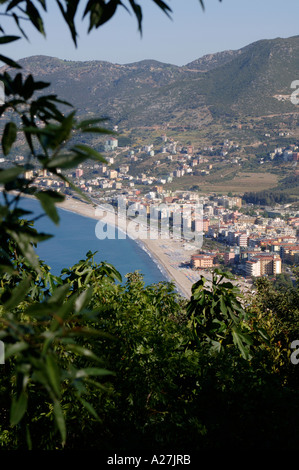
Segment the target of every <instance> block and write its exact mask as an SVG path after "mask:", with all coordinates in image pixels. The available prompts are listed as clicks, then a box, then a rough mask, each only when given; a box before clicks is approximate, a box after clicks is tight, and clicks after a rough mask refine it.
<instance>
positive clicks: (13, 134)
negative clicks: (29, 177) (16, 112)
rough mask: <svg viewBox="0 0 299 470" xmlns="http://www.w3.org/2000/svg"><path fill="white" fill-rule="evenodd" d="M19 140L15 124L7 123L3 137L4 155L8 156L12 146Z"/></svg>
mask: <svg viewBox="0 0 299 470" xmlns="http://www.w3.org/2000/svg"><path fill="white" fill-rule="evenodd" d="M16 138H17V126H16V125H15V123H14V122H7V123H6V124H5V127H4V131H3V135H2V150H3V153H4V155H8V154H9V152H10V149H11V146H12V144H13V143H14V142H15V140H16Z"/></svg>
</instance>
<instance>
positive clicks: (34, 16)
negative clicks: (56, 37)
mask: <svg viewBox="0 0 299 470" xmlns="http://www.w3.org/2000/svg"><path fill="white" fill-rule="evenodd" d="M26 3H27V5H26V13H27V15H28V16H29V19H30V21H31V23H32V24H33V25H34V26H35V27H36V29H37V30H38V31H39V32H40V33H42V34H43V35H44V36H45V30H44V24H43V20H42V18H41V16H40V14H39V12H38V10H37V8H36V7H35V6H34V4H33V3H32V2H31V1H30V0H27V2H26Z"/></svg>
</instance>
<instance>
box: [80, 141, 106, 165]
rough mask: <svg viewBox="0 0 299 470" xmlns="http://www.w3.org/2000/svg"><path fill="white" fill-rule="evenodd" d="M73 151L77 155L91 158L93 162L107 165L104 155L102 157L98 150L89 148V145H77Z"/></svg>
mask: <svg viewBox="0 0 299 470" xmlns="http://www.w3.org/2000/svg"><path fill="white" fill-rule="evenodd" d="M72 151H73V152H76V154H78V155H81V156H85V158H91V159H93V160H97V161H100V162H103V163H107V162H106V160H105V158H104V157H103V155H101V154H100V153H99V152H98V151H97V150H95V149H93V148H91V147H89V146H88V145H84V144H77V145H76V146H75V147H73V148H72Z"/></svg>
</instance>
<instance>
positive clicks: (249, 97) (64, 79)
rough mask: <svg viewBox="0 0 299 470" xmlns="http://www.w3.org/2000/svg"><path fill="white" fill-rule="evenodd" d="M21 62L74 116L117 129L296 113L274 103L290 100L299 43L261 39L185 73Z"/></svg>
mask: <svg viewBox="0 0 299 470" xmlns="http://www.w3.org/2000/svg"><path fill="white" fill-rule="evenodd" d="M19 63H20V64H21V65H22V67H23V73H25V75H26V74H29V73H32V74H33V75H34V76H35V78H36V79H40V80H44V81H47V82H50V83H51V86H50V89H49V91H51V92H53V93H55V94H57V95H58V96H60V97H63V98H64V99H65V100H67V101H70V102H71V103H73V105H74V106H75V107H76V108H77V109H78V114H79V115H80V116H90V115H99V114H100V115H102V116H109V117H110V118H111V122H112V123H113V124H118V125H122V126H123V127H146V126H154V125H157V126H165V125H168V126H169V125H171V126H178V125H179V126H181V125H184V126H189V127H190V126H191V127H193V128H195V129H196V128H201V127H202V126H205V125H207V124H209V123H210V122H211V121H215V120H221V119H226V120H227V119H228V120H235V119H241V118H242V117H244V116H253V117H260V116H264V115H271V114H273V113H286V112H288V113H292V112H293V113H296V112H298V110H297V108H296V107H295V106H294V105H293V104H292V103H291V102H290V100H289V99H284V100H280V99H278V98H277V97H279V96H280V95H283V96H287V97H288V96H290V94H291V91H292V90H291V88H290V86H291V83H292V81H293V80H295V79H296V78H297V77H298V72H299V71H298V68H299V36H293V37H290V38H286V39H285V38H275V39H261V40H259V41H255V42H254V43H251V44H248V45H247V46H244V47H242V48H240V49H237V50H228V51H222V52H217V53H214V54H206V55H205V56H203V57H201V58H199V59H196V60H194V61H192V62H189V63H188V64H186V65H184V66H178V65H172V64H167V63H164V62H159V61H157V60H154V59H153V60H152V59H144V60H142V61H138V62H132V63H130V64H113V63H111V62H109V61H101V60H93V61H72V60H67V59H59V58H55V57H51V56H46V55H41V56H29V57H26V58H23V59H20V60H19ZM3 69H7V67H2V70H3ZM10 71H11V69H10ZM11 73H16V72H13V71H11Z"/></svg>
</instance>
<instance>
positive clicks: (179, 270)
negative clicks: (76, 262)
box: [12, 191, 249, 300]
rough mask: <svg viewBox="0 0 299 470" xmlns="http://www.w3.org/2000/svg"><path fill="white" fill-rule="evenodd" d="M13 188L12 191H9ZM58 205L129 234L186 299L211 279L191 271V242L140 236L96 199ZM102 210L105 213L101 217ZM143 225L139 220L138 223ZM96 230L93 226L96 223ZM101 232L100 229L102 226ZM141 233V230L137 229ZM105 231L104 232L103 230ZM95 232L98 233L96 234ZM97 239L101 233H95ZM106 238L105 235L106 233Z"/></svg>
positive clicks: (193, 250)
mask: <svg viewBox="0 0 299 470" xmlns="http://www.w3.org/2000/svg"><path fill="white" fill-rule="evenodd" d="M12 192H13V191H12ZM22 197H27V198H32V199H35V200H36V198H35V197H34V196H31V195H25V194H24V195H23V194H22ZM56 207H57V209H62V210H65V211H69V212H72V213H76V214H78V215H80V216H83V217H87V218H89V219H94V220H97V221H99V222H101V224H100V229H101V230H102V228H103V224H107V225H106V226H107V230H108V227H109V230H111V229H113V230H114V234H115V231H116V229H117V230H119V233H122V235H121V236H120V237H118V238H130V239H131V240H132V241H134V242H135V243H136V244H137V245H138V246H139V247H140V248H141V249H143V250H144V251H145V252H146V253H147V255H148V256H149V257H150V258H151V259H152V261H153V262H154V263H155V264H156V265H157V267H158V269H159V270H160V271H161V273H162V274H163V276H164V277H165V280H166V281H167V282H172V283H173V284H174V286H175V289H176V291H177V292H178V293H179V294H180V295H181V296H183V297H185V298H186V299H188V300H189V299H190V297H191V295H192V292H191V289H192V286H193V284H194V283H196V282H197V281H198V280H199V279H200V278H201V277H202V276H204V277H205V278H206V279H207V280H208V281H210V280H211V274H210V273H209V272H206V271H205V270H201V271H193V270H192V269H191V268H190V266H189V262H190V258H191V255H193V254H195V253H197V252H198V247H196V246H194V245H191V244H190V243H189V244H188V242H185V241H184V240H181V239H174V238H169V237H166V238H155V239H153V238H148V237H147V238H145V237H144V238H139V237H136V236H135V235H134V232H135V234H136V230H135V229H136V227H139V224H138V223H136V222H134V221H133V220H130V219H128V218H126V217H124V216H121V215H120V216H119V215H118V214H116V213H115V212H113V213H112V212H111V211H109V210H107V208H105V204H99V203H96V202H94V201H93V202H92V203H88V202H84V201H82V200H80V199H77V198H74V197H72V196H66V198H65V200H64V201H63V202H61V203H57V204H56ZM109 207H110V206H109ZM97 209H98V210H100V214H99V213H97ZM103 212H104V214H105V215H104V217H103ZM140 225H141V226H142V224H140ZM143 230H144V232H143V233H144V234H146V235H148V229H147V227H146V228H145V227H144V225H143ZM95 231H96V227H95ZM102 232H103V230H102ZM138 232H139V233H140V230H138ZM104 233H105V232H104ZM95 236H97V235H96V234H95ZM98 238H99V239H100V237H98ZM105 238H106V236H105ZM232 282H233V283H234V284H236V285H237V286H238V287H239V288H240V289H241V291H243V292H244V293H246V292H248V288H249V286H248V285H245V283H244V282H242V280H241V279H236V280H235V281H232Z"/></svg>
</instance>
